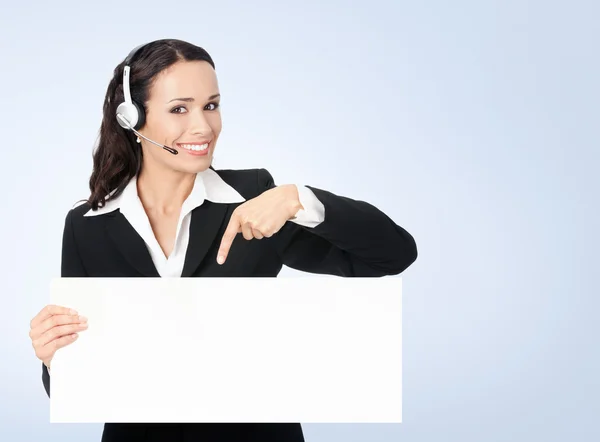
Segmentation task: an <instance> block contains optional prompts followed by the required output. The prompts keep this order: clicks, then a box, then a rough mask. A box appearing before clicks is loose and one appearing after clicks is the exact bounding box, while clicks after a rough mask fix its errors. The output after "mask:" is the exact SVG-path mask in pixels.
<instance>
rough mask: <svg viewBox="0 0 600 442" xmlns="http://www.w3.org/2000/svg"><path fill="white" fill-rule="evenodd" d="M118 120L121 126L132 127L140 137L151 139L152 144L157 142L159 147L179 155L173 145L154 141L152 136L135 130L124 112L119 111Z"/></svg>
mask: <svg viewBox="0 0 600 442" xmlns="http://www.w3.org/2000/svg"><path fill="white" fill-rule="evenodd" d="M117 120H119V124H121V126H123V127H124V128H126V129H130V130H131V131H133V133H134V134H136V135H137V136H138V137H142V138H143V139H144V140H146V141H149V142H150V143H152V144H156V145H157V146H158V147H162V148H163V149H164V150H166V151H167V152H170V153H172V154H173V155H177V154H178V153H179V152H177V151H176V150H175V149H173V148H172V147H169V146H165V145H164V144H160V143H157V142H156V141H153V140H151V139H150V138H148V137H145V136H144V135H142V134H141V133H139V132H138V131H137V130H135V129H134V128H133V127H132V126H131V124H129V121H127V119H126V118H125V117H124V116H123V115H122V114H120V113H117Z"/></svg>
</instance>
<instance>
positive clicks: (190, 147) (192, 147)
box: [180, 143, 208, 151]
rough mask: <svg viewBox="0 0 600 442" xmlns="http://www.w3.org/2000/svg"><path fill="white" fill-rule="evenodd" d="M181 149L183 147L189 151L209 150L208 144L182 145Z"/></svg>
mask: <svg viewBox="0 0 600 442" xmlns="http://www.w3.org/2000/svg"><path fill="white" fill-rule="evenodd" d="M180 146H181V147H183V148H184V149H187V150H196V151H198V150H206V149H208V143H204V144H181V145H180Z"/></svg>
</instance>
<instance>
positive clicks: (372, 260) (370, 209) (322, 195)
mask: <svg viewBox="0 0 600 442" xmlns="http://www.w3.org/2000/svg"><path fill="white" fill-rule="evenodd" d="M258 185H259V188H260V189H259V192H263V191H266V190H268V189H271V188H273V187H276V184H275V183H274V180H273V177H272V176H271V174H270V173H269V172H268V171H267V170H266V169H258ZM306 187H307V188H309V189H310V190H311V191H312V192H313V193H314V195H315V196H316V197H317V199H318V200H319V201H320V202H321V203H322V204H323V207H324V209H325V213H324V220H323V221H322V222H320V223H318V224H317V225H316V226H315V227H306V226H302V225H298V224H295V223H293V222H287V223H285V224H284V226H283V227H282V228H281V229H280V230H279V232H277V234H275V235H273V237H271V238H270V240H271V241H272V243H273V244H274V246H275V248H276V250H277V253H278V254H279V256H280V259H281V261H282V263H283V264H284V265H286V266H288V267H290V268H293V269H296V270H300V271H305V272H310V273H317V274H329V275H336V276H353V277H381V276H386V275H397V274H400V273H402V272H403V271H404V270H406V269H407V268H408V267H409V266H410V265H411V264H412V263H413V262H414V261H415V260H416V259H417V246H416V242H415V240H414V238H413V237H412V235H411V234H410V233H408V232H407V231H406V230H405V229H403V228H402V227H400V226H399V225H397V224H396V223H395V222H394V221H393V220H392V219H390V217H388V216H387V215H386V214H385V213H383V212H382V211H381V210H379V209H377V208H376V207H374V206H373V205H371V204H369V203H367V202H364V201H358V200H354V199H351V198H347V197H343V196H338V195H335V194H333V193H331V192H329V191H327V190H323V189H318V188H316V187H312V186H306Z"/></svg>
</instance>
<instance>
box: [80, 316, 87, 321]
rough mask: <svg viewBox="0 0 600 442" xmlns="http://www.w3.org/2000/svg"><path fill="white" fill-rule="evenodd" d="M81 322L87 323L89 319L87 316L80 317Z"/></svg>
mask: <svg viewBox="0 0 600 442" xmlns="http://www.w3.org/2000/svg"><path fill="white" fill-rule="evenodd" d="M79 321H81V322H87V318H86V317H85V316H80V317H79Z"/></svg>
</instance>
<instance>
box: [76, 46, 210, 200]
mask: <svg viewBox="0 0 600 442" xmlns="http://www.w3.org/2000/svg"><path fill="white" fill-rule="evenodd" d="M178 61H207V62H209V63H210V64H211V66H212V67H213V69H214V68H215V64H214V62H213V60H212V58H211V56H210V55H209V54H208V52H206V51H205V50H204V49H203V48H201V47H198V46H195V45H193V44H191V43H188V42H185V41H182V40H176V39H163V40H156V41H153V42H151V43H148V44H147V45H146V46H144V47H143V48H141V49H140V50H139V51H138V52H137V53H136V55H135V57H134V58H133V60H132V61H131V62H130V64H129V66H130V74H129V75H130V76H129V80H130V89H131V98H132V100H133V101H135V102H136V103H139V104H140V105H142V106H143V107H144V111H145V112H146V114H147V113H148V108H147V101H148V98H149V96H148V95H149V89H150V86H151V85H152V82H153V80H154V79H155V78H156V76H157V75H158V74H159V73H160V72H162V71H163V70H165V69H166V68H168V67H169V66H171V65H173V64H175V63H177V62H178ZM124 68H125V59H124V60H123V61H122V62H121V63H120V64H119V65H118V66H117V67H116V68H115V70H114V72H113V78H112V80H111V81H110V83H109V84H108V89H107V90H106V97H105V98H104V107H103V111H102V112H103V115H102V124H101V125H100V131H99V135H98V143H97V146H96V148H95V149H94V153H93V169H92V175H91V176H90V180H89V186H90V192H91V194H90V197H89V198H88V203H89V204H90V206H91V208H92V209H93V210H96V209H98V207H102V206H104V204H106V202H107V201H108V200H109V199H111V198H116V197H117V196H119V195H120V194H121V192H123V189H125V187H126V186H127V184H128V183H129V181H130V180H131V179H132V178H133V177H134V176H137V175H138V174H139V172H140V168H141V165H142V149H141V146H140V145H139V144H138V143H136V141H135V140H136V136H135V134H134V133H133V132H132V131H130V130H128V129H124V128H122V127H121V126H120V125H119V123H118V122H117V119H116V110H117V106H118V105H119V104H120V103H122V102H123V101H124V100H125V98H124V95H123V84H122V81H123V70H124Z"/></svg>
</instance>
